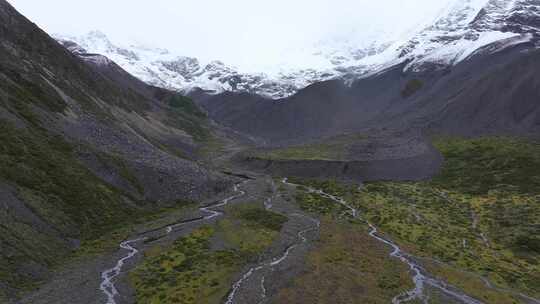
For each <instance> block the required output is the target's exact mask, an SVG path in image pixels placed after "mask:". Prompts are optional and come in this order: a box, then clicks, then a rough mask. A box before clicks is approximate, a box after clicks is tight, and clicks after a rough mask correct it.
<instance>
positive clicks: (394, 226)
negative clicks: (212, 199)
mask: <svg viewBox="0 0 540 304" xmlns="http://www.w3.org/2000/svg"><path fill="white" fill-rule="evenodd" d="M435 145H436V146H437V148H439V149H440V151H441V152H442V153H443V154H444V156H445V158H446V162H445V165H444V168H443V170H442V171H441V173H440V174H439V175H438V176H437V177H435V178H434V179H433V180H432V181H426V182H417V183H392V182H377V183H368V184H366V185H365V187H364V188H363V189H362V190H361V191H359V190H358V189H356V188H355V187H351V186H346V185H342V186H340V185H339V184H336V183H333V182H310V184H311V185H312V186H314V187H316V188H322V189H323V190H325V191H326V192H329V193H334V194H336V195H339V196H341V197H344V198H346V199H347V200H348V201H350V202H353V203H354V204H356V206H357V208H358V209H359V210H360V211H361V214H363V216H364V217H365V218H367V219H369V220H370V221H371V222H373V223H374V224H376V225H377V226H378V227H379V228H380V229H381V230H382V231H384V232H385V233H386V234H388V235H389V236H390V237H391V238H392V239H393V240H395V241H396V242H398V243H399V244H400V245H401V246H402V247H403V248H405V249H406V250H407V251H409V252H411V253H413V254H415V255H416V256H421V257H425V258H426V259H425V260H424V262H425V264H426V267H428V269H429V271H430V272H431V273H433V274H436V275H438V276H440V277H442V278H444V279H445V280H447V281H448V282H450V283H451V284H453V285H455V286H458V287H460V288H462V289H463V290H464V291H466V292H468V293H469V294H470V295H472V296H475V297H477V298H479V299H482V300H483V301H485V302H486V303H516V302H519V300H518V299H519V298H518V297H517V296H516V295H515V292H511V291H509V290H515V291H517V292H523V293H525V294H528V295H530V296H534V297H536V298H538V297H539V296H540V284H539V282H540V251H539V250H538V249H539V246H538V244H539V241H540V196H539V193H538V192H539V191H540V184H539V178H540V161H539V159H540V145H538V144H536V143H530V142H526V141H521V140H516V139H509V138H481V139H459V138H444V139H438V140H436V141H435ZM431 258H435V259H437V260H439V261H440V262H433V261H432V260H431ZM480 275H481V276H484V277H486V278H488V279H489V280H490V281H491V282H492V283H493V284H494V285H496V286H497V287H498V288H499V289H493V288H489V287H488V286H487V284H485V282H483V281H482V279H481V278H480ZM505 290H506V291H505Z"/></svg>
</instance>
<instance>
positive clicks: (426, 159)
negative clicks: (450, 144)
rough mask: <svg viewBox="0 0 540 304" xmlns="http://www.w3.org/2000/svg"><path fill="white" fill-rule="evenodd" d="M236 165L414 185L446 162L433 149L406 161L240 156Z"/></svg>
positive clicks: (271, 171) (272, 171) (302, 175)
mask: <svg viewBox="0 0 540 304" xmlns="http://www.w3.org/2000/svg"><path fill="white" fill-rule="evenodd" d="M235 162H236V163H237V164H238V165H240V166H243V167H245V168H246V169H249V170H253V171H257V172H262V173H265V174H269V175H272V176H290V177H298V178H318V179H339V180H353V181H381V180H393V181H405V180H406V181H414V180H423V179H427V178H430V177H433V176H434V175H436V174H437V173H438V172H439V169H440V168H441V166H442V163H443V158H442V156H441V155H440V153H439V152H437V151H436V150H434V149H432V150H429V151H428V152H426V153H424V154H420V155H418V156H414V157H409V158H403V159H386V160H372V161H332V160H278V159H264V158H261V157H257V156H246V155H243V156H238V157H237V158H236V160H235Z"/></svg>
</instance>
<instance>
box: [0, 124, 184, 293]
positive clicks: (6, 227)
mask: <svg viewBox="0 0 540 304" xmlns="http://www.w3.org/2000/svg"><path fill="white" fill-rule="evenodd" d="M101 157H102V158H103V157H104V156H101ZM108 159H109V158H108ZM109 161H112V162H114V164H115V165H114V167H116V168H117V169H118V170H119V171H120V174H121V175H122V176H124V177H125V178H126V179H127V180H129V181H130V182H131V183H132V184H134V186H135V187H136V188H137V189H139V190H141V187H140V185H139V186H137V185H138V183H137V181H136V179H135V178H134V177H133V175H132V174H131V172H130V171H129V168H128V167H127V166H125V164H124V163H123V162H121V161H120V160H117V159H114V158H110V159H109ZM0 181H2V182H6V183H9V185H11V186H12V187H13V189H14V191H15V192H16V196H17V198H18V199H19V200H21V201H23V202H24V203H25V206H26V207H27V208H29V211H31V212H32V213H33V214H35V215H36V216H37V217H39V218H40V219H41V220H42V221H44V222H45V223H47V224H48V225H49V226H51V227H54V228H53V229H54V230H53V232H51V231H47V230H43V229H40V228H38V227H40V226H38V225H37V224H36V222H35V221H37V220H32V218H24V219H21V218H20V217H18V215H17V213H10V212H8V213H3V214H0V219H1V221H0V243H1V244H2V248H3V249H2V250H1V251H0V280H1V281H2V282H3V283H5V284H7V285H8V286H11V287H13V288H14V289H15V290H16V291H26V290H31V289H34V288H36V286H37V284H39V280H40V277H36V276H35V275H32V274H30V273H28V272H27V271H22V270H21V269H22V267H23V265H30V266H31V267H36V268H38V269H42V268H47V269H54V268H56V267H58V266H59V265H60V264H62V263H64V262H66V261H67V259H69V258H71V257H73V256H76V257H83V256H86V255H88V254H98V253H102V252H103V251H104V250H107V249H112V248H116V246H117V245H118V242H117V241H119V240H121V239H122V238H124V237H126V236H127V235H128V234H129V232H130V231H131V230H130V229H131V228H130V227H132V226H133V225H134V224H137V223H140V221H144V220H148V219H150V218H152V217H153V216H156V215H159V214H162V213H160V211H162V210H156V209H148V208H145V207H144V206H145V205H144V204H140V202H135V201H131V203H132V204H128V203H127V201H129V200H130V199H129V197H128V196H126V194H125V193H123V192H122V191H121V190H119V189H116V188H114V187H112V186H110V185H108V184H106V183H104V182H103V181H101V180H100V179H99V178H98V177H96V176H95V175H93V173H92V172H90V171H89V170H88V169H87V168H86V167H84V165H83V164H82V163H81V162H79V160H78V159H77V157H76V155H75V147H74V146H73V145H71V144H70V143H68V142H66V141H64V140H63V139H62V138H61V137H59V136H53V135H50V134H48V133H47V132H46V131H44V130H41V129H39V128H31V129H19V128H15V127H14V126H13V125H11V124H9V123H6V122H0ZM137 204H140V206H137ZM182 206H184V203H183V202H178V203H177V204H175V205H174V207H175V208H176V207H182ZM64 238H73V239H78V240H81V243H82V244H81V245H82V246H81V247H80V248H79V249H78V250H76V251H75V252H72V251H71V248H70V247H69V246H68V244H67V243H66V242H65V241H64V240H63V239H64ZM38 253H39V254H38Z"/></svg>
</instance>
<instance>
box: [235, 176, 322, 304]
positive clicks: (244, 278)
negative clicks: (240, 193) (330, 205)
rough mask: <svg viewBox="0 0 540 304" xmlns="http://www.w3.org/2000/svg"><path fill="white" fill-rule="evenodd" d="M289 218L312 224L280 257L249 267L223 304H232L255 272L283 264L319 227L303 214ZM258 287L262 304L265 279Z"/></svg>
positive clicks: (268, 202)
mask: <svg viewBox="0 0 540 304" xmlns="http://www.w3.org/2000/svg"><path fill="white" fill-rule="evenodd" d="M272 188H275V185H274V184H272ZM273 190H274V191H273V192H274V193H275V189H273ZM272 200H273V197H269V198H267V199H266V200H265V201H264V206H265V208H266V210H270V209H272V207H273V204H272ZM291 216H294V217H303V218H306V219H308V220H309V221H310V222H313V224H314V225H313V226H311V227H309V228H306V229H304V230H302V231H300V232H298V233H297V235H296V236H297V239H298V241H297V242H296V243H294V244H292V245H290V246H288V247H287V248H286V249H285V251H284V252H283V253H282V254H281V255H280V256H277V257H274V258H273V259H270V260H268V261H266V262H263V263H261V264H259V265H257V266H254V267H251V268H250V269H249V270H248V271H246V272H245V273H244V274H243V275H242V277H241V278H240V279H239V280H238V281H236V282H235V283H234V284H233V285H232V287H231V291H230V292H229V295H228V296H227V301H226V302H225V304H233V303H234V299H235V297H236V294H237V292H238V290H239V289H240V288H241V287H242V285H243V284H244V283H245V282H246V281H247V280H248V279H249V278H250V277H251V276H252V275H253V274H254V273H255V272H257V271H259V270H262V269H264V268H269V269H272V267H274V266H277V265H279V264H281V263H283V262H284V261H285V260H286V259H287V258H288V257H289V255H290V253H291V252H292V251H293V250H294V249H295V248H297V247H298V246H300V245H301V244H304V243H307V242H308V239H307V237H306V234H307V233H308V232H311V231H316V230H319V228H320V226H321V223H320V221H319V220H316V219H314V218H311V217H309V216H306V215H303V214H299V213H293V214H291ZM260 286H261V294H260V297H261V301H260V302H259V303H262V302H264V300H265V299H266V288H265V277H264V276H262V277H261V283H260Z"/></svg>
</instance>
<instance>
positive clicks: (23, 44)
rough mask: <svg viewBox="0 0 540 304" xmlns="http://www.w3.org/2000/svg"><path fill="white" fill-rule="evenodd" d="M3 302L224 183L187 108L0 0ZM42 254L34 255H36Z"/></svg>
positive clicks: (201, 119) (199, 120)
mask: <svg viewBox="0 0 540 304" xmlns="http://www.w3.org/2000/svg"><path fill="white" fill-rule="evenodd" d="M0 83H1V85H0V98H1V103H0V130H1V132H0V202H1V203H0V223H1V224H0V248H1V250H0V302H2V303H5V301H6V298H11V297H15V296H17V295H18V294H19V292H21V291H24V290H26V289H28V288H34V287H35V284H37V283H38V282H40V281H42V280H44V279H46V278H47V277H48V276H49V274H50V270H51V268H53V267H55V266H57V265H58V263H60V262H61V261H63V260H64V259H65V258H66V257H68V256H70V255H71V254H72V253H73V251H75V250H77V249H78V248H80V247H81V246H83V247H84V244H88V243H89V242H92V241H94V240H95V239H97V238H100V237H101V236H102V235H103V234H106V233H108V232H110V231H111V230H114V229H115V228H118V227H122V226H125V225H128V224H129V223H130V222H132V221H135V220H137V219H138V218H141V217H142V216H148V215H150V214H153V213H155V212H158V211H159V210H161V209H162V208H164V207H171V206H178V205H182V204H183V203H185V202H189V201H194V200H199V199H203V198H205V197H209V196H211V195H213V194H214V193H216V192H219V191H222V190H224V189H226V188H228V187H229V186H230V185H231V183H232V182H231V181H230V180H229V178H226V177H224V176H223V175H221V174H219V173H215V172H213V171H212V170H210V169H208V168H205V167H202V166H201V165H199V164H198V163H197V162H196V161H195V160H196V158H197V149H198V147H200V145H201V144H203V143H204V142H205V141H206V140H209V139H210V138H211V137H212V136H213V135H212V132H213V131H212V127H211V126H210V124H209V122H208V119H207V118H206V115H205V114H204V113H202V112H201V111H200V110H199V109H198V108H197V107H196V106H195V105H194V104H193V103H192V101H191V100H190V99H189V98H186V97H184V96H181V95H179V94H177V93H175V92H170V91H166V90H164V89H160V88H155V87H151V86H148V85H147V84H145V83H143V82H141V81H140V80H138V79H136V78H134V77H132V76H130V75H129V74H128V73H126V72H125V71H124V70H122V69H121V68H120V67H119V66H117V65H116V64H114V63H113V62H111V61H110V60H108V59H106V58H104V57H102V56H89V57H87V58H86V62H85V61H83V60H81V59H80V58H79V57H77V56H75V55H73V54H72V53H70V52H69V51H68V50H66V49H65V48H64V47H63V46H62V45H60V44H58V43H57V42H56V41H55V40H54V39H52V38H50V37H49V36H48V35H47V34H46V33H44V32H43V31H41V30H40V29H39V28H37V27H36V25H34V24H33V23H31V22H30V21H28V20H27V19H26V18H24V17H23V16H22V15H20V14H19V13H18V12H17V11H16V10H15V9H14V8H13V7H12V6H10V5H9V4H8V3H7V2H6V1H4V0H2V1H0ZM36 253H39V254H36Z"/></svg>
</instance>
